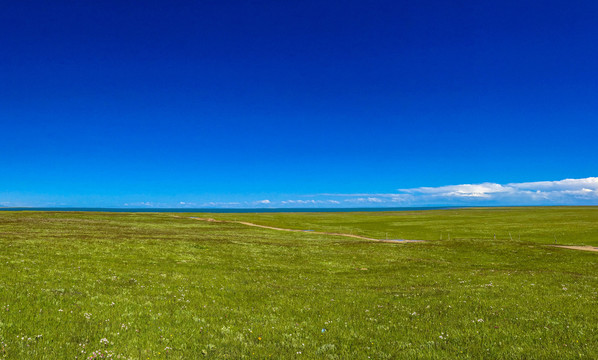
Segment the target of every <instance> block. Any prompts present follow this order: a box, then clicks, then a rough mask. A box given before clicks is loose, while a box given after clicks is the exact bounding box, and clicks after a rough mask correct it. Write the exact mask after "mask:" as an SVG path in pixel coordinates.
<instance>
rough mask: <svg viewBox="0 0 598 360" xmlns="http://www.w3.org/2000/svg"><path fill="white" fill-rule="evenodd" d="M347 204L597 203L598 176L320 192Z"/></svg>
mask: <svg viewBox="0 0 598 360" xmlns="http://www.w3.org/2000/svg"><path fill="white" fill-rule="evenodd" d="M319 196H326V197H332V198H335V197H336V198H343V199H344V202H345V203H355V204H359V203H369V204H393V203H394V204H397V206H410V205H431V204H432V205H441V204H444V205H464V204H465V205H484V204H492V205H494V204H497V205H550V204H563V205H589V204H598V177H589V178H584V179H565V180H559V181H536V182H523V183H509V184H498V183H491V182H486V183H481V184H460V185H446V186H436V187H417V188H408V189H398V190H397V192H396V193H388V194H321V195H319Z"/></svg>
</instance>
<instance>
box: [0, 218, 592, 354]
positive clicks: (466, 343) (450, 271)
mask: <svg viewBox="0 0 598 360" xmlns="http://www.w3.org/2000/svg"><path fill="white" fill-rule="evenodd" d="M173 215H176V216H179V217H174V216H173ZM190 216H206V217H213V218H216V219H228V220H243V221H250V222H254V223H258V224H264V225H271V226H278V227H285V228H293V229H304V230H318V231H331V232H346V233H353V234H360V235H365V236H369V237H375V238H381V239H383V238H385V237H387V236H388V238H405V239H422V240H427V241H426V242H424V243H410V244H392V243H380V242H372V241H367V240H359V239H352V238H342V237H333V236H326V235H317V234H312V233H309V232H282V231H275V230H267V229H260V228H254V227H248V226H244V225H241V224H234V223H208V222H201V221H197V220H193V219H190V218H189V217H190ZM494 235H496V239H495V238H494ZM555 241H556V242H557V243H558V244H562V245H594V246H598V207H570V208H567V207H565V208H559V207H556V208H509V209H507V208H503V209H500V208H488V209H460V210H455V209H451V210H439V211H419V212H370V213H285V214H283V213H276V214H274V213H260V214H162V213H154V214H151V213H75V212H5V211H3V212H0V246H1V249H2V251H1V252H0V358H8V359H88V358H92V359H93V358H102V357H103V358H115V359H116V358H121V359H123V358H124V359H129V358H130V359H167V358H169V359H197V358H212V359H239V358H247V359H250V358H254V359H268V358H274V359H279V358H284V359H288V358H290V359H308V358H312V359H314V358H315V359H397V358H400V359H402V358H406V359H411V358H413V359H415V358H422V359H453V358H456V359H480V358H486V359H497V358H502V359H567V358H575V359H578V358H585V359H596V358H598V314H597V311H596V310H597V309H598V253H592V252H584V251H575V250H567V249H560V248H554V247H551V246H547V245H548V244H554V242H555Z"/></svg>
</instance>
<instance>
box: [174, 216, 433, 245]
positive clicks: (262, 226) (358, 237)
mask: <svg viewBox="0 0 598 360" xmlns="http://www.w3.org/2000/svg"><path fill="white" fill-rule="evenodd" d="M175 217H178V218H181V217H182V216H175ZM189 219H193V220H198V221H206V222H215V223H229V224H241V225H246V226H253V227H258V228H262V229H269V230H278V231H288V232H303V233H309V234H318V235H332V236H344V237H350V238H354V239H361V240H369V241H377V242H386V243H393V244H401V243H415V242H424V240H407V239H396V240H390V239H389V240H386V239H374V238H369V237H366V236H361V235H354V234H344V233H334V232H325V231H312V230H297V229H286V228H279V227H274V226H268V225H260V224H255V223H251V222H247V221H233V220H216V219H212V218H200V217H189Z"/></svg>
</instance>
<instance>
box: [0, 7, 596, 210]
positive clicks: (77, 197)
mask: <svg viewBox="0 0 598 360" xmlns="http://www.w3.org/2000/svg"><path fill="white" fill-rule="evenodd" d="M596 19H598V2H597V1H593V0H591V1H521V0H517V1H396V0H393V1H321V0H319V1H297V2H288V1H222V0H218V1H39V2H36V1H4V2H2V4H1V5H0V205H4V206H22V205H26V206H58V205H60V206H116V207H122V206H141V205H143V206H166V207H175V206H192V207H204V206H224V207H231V206H233V207H237V206H238V207H252V206H266V207H268V206H273V207H278V206H293V207H296V206H300V207H302V206H321V207H329V206H342V207H352V206H361V205H364V206H366V205H367V206H410V205H438V204H449V205H450V204H461V203H467V204H474V205H475V204H482V205H483V204H494V205H497V204H528V203H567V204H578V203H579V204H592V203H593V204H598V179H597V178H591V177H592V176H597V175H598V171H597V170H598V156H597V155H598V151H597V146H596V143H597V141H596V139H597V136H598V66H597V63H596V61H597V59H598V41H597V39H598V22H597V20H596ZM563 179H573V180H568V181H569V182H565V183H563V182H555V183H550V184H552V185H550V184H549V185H547V184H548V183H539V185H538V184H536V182H538V181H560V180H563ZM522 183H523V184H524V185H521V184H522ZM529 183H534V184H535V185H529ZM463 184H474V185H473V186H474V187H471V186H470V185H463ZM475 184H481V185H475ZM525 184H527V185H525ZM542 184H544V185H542ZM450 186H453V187H450ZM455 186H456V187H455ZM459 186H461V187H459ZM468 186H470V187H468ZM475 186H478V187H477V188H476V187H475ZM497 186H498V188H497ZM526 186H527V188H526ZM423 187H425V189H428V190H425V189H424V188H423ZM548 188H551V189H552V190H546V189H548ZM513 189H515V190H513ZM522 189H523V190H522ZM546 191H549V192H550V191H556V192H558V193H557V194H556V195H554V194H553V195H550V194H549V195H546ZM397 194H399V195H397ZM451 194H453V195H451ZM454 194H456V195H454ZM496 194H502V195H501V196H496ZM505 194H507V195H508V196H506V195H505ZM526 194H527V195H526ZM530 194H536V195H534V196H536V197H533V196H532V195H530ZM503 195H504V196H503Z"/></svg>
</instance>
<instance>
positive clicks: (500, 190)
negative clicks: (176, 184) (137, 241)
mask: <svg viewBox="0 0 598 360" xmlns="http://www.w3.org/2000/svg"><path fill="white" fill-rule="evenodd" d="M0 195H1V194H0ZM247 197H248V196H247V195H246V198H247ZM268 197H269V199H264V198H263V197H261V198H257V199H251V197H249V199H248V200H246V201H240V200H239V201H235V200H236V199H234V198H230V197H229V199H226V200H227V201H210V200H208V199H206V200H205V201H202V200H201V199H197V198H191V199H189V198H187V199H176V200H174V199H172V198H171V199H151V198H149V199H136V201H130V202H126V203H124V202H123V203H120V205H118V204H117V203H114V202H109V200H104V202H103V203H96V202H90V201H86V202H83V201H81V202H80V203H73V204H65V203H64V202H62V201H61V202H58V201H44V202H39V201H36V200H35V199H30V200H27V199H25V200H22V199H16V200H13V199H10V198H4V197H0V207H18V206H33V207H36V206H37V207H40V206H41V207H62V206H83V207H113V206H116V207H124V208H189V209H191V208H238V209H242V208H360V207H420V206H503V205H504V206H509V205H513V206H517V205H598V177H588V178H583V179H564V180H558V181H535V182H520V183H508V184H498V183H492V182H485V183H481V184H459V185H445V186H435V187H416V188H401V189H397V190H396V191H395V192H392V193H352V194H346V193H345V194H343V193H325V194H307V195H294V196H293V195H287V196H284V195H271V196H270V195H269V196H268ZM101 200H102V199H101ZM139 200H145V201H139ZM157 200H162V201H157ZM223 200H224V199H223ZM230 200H233V201H230Z"/></svg>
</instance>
